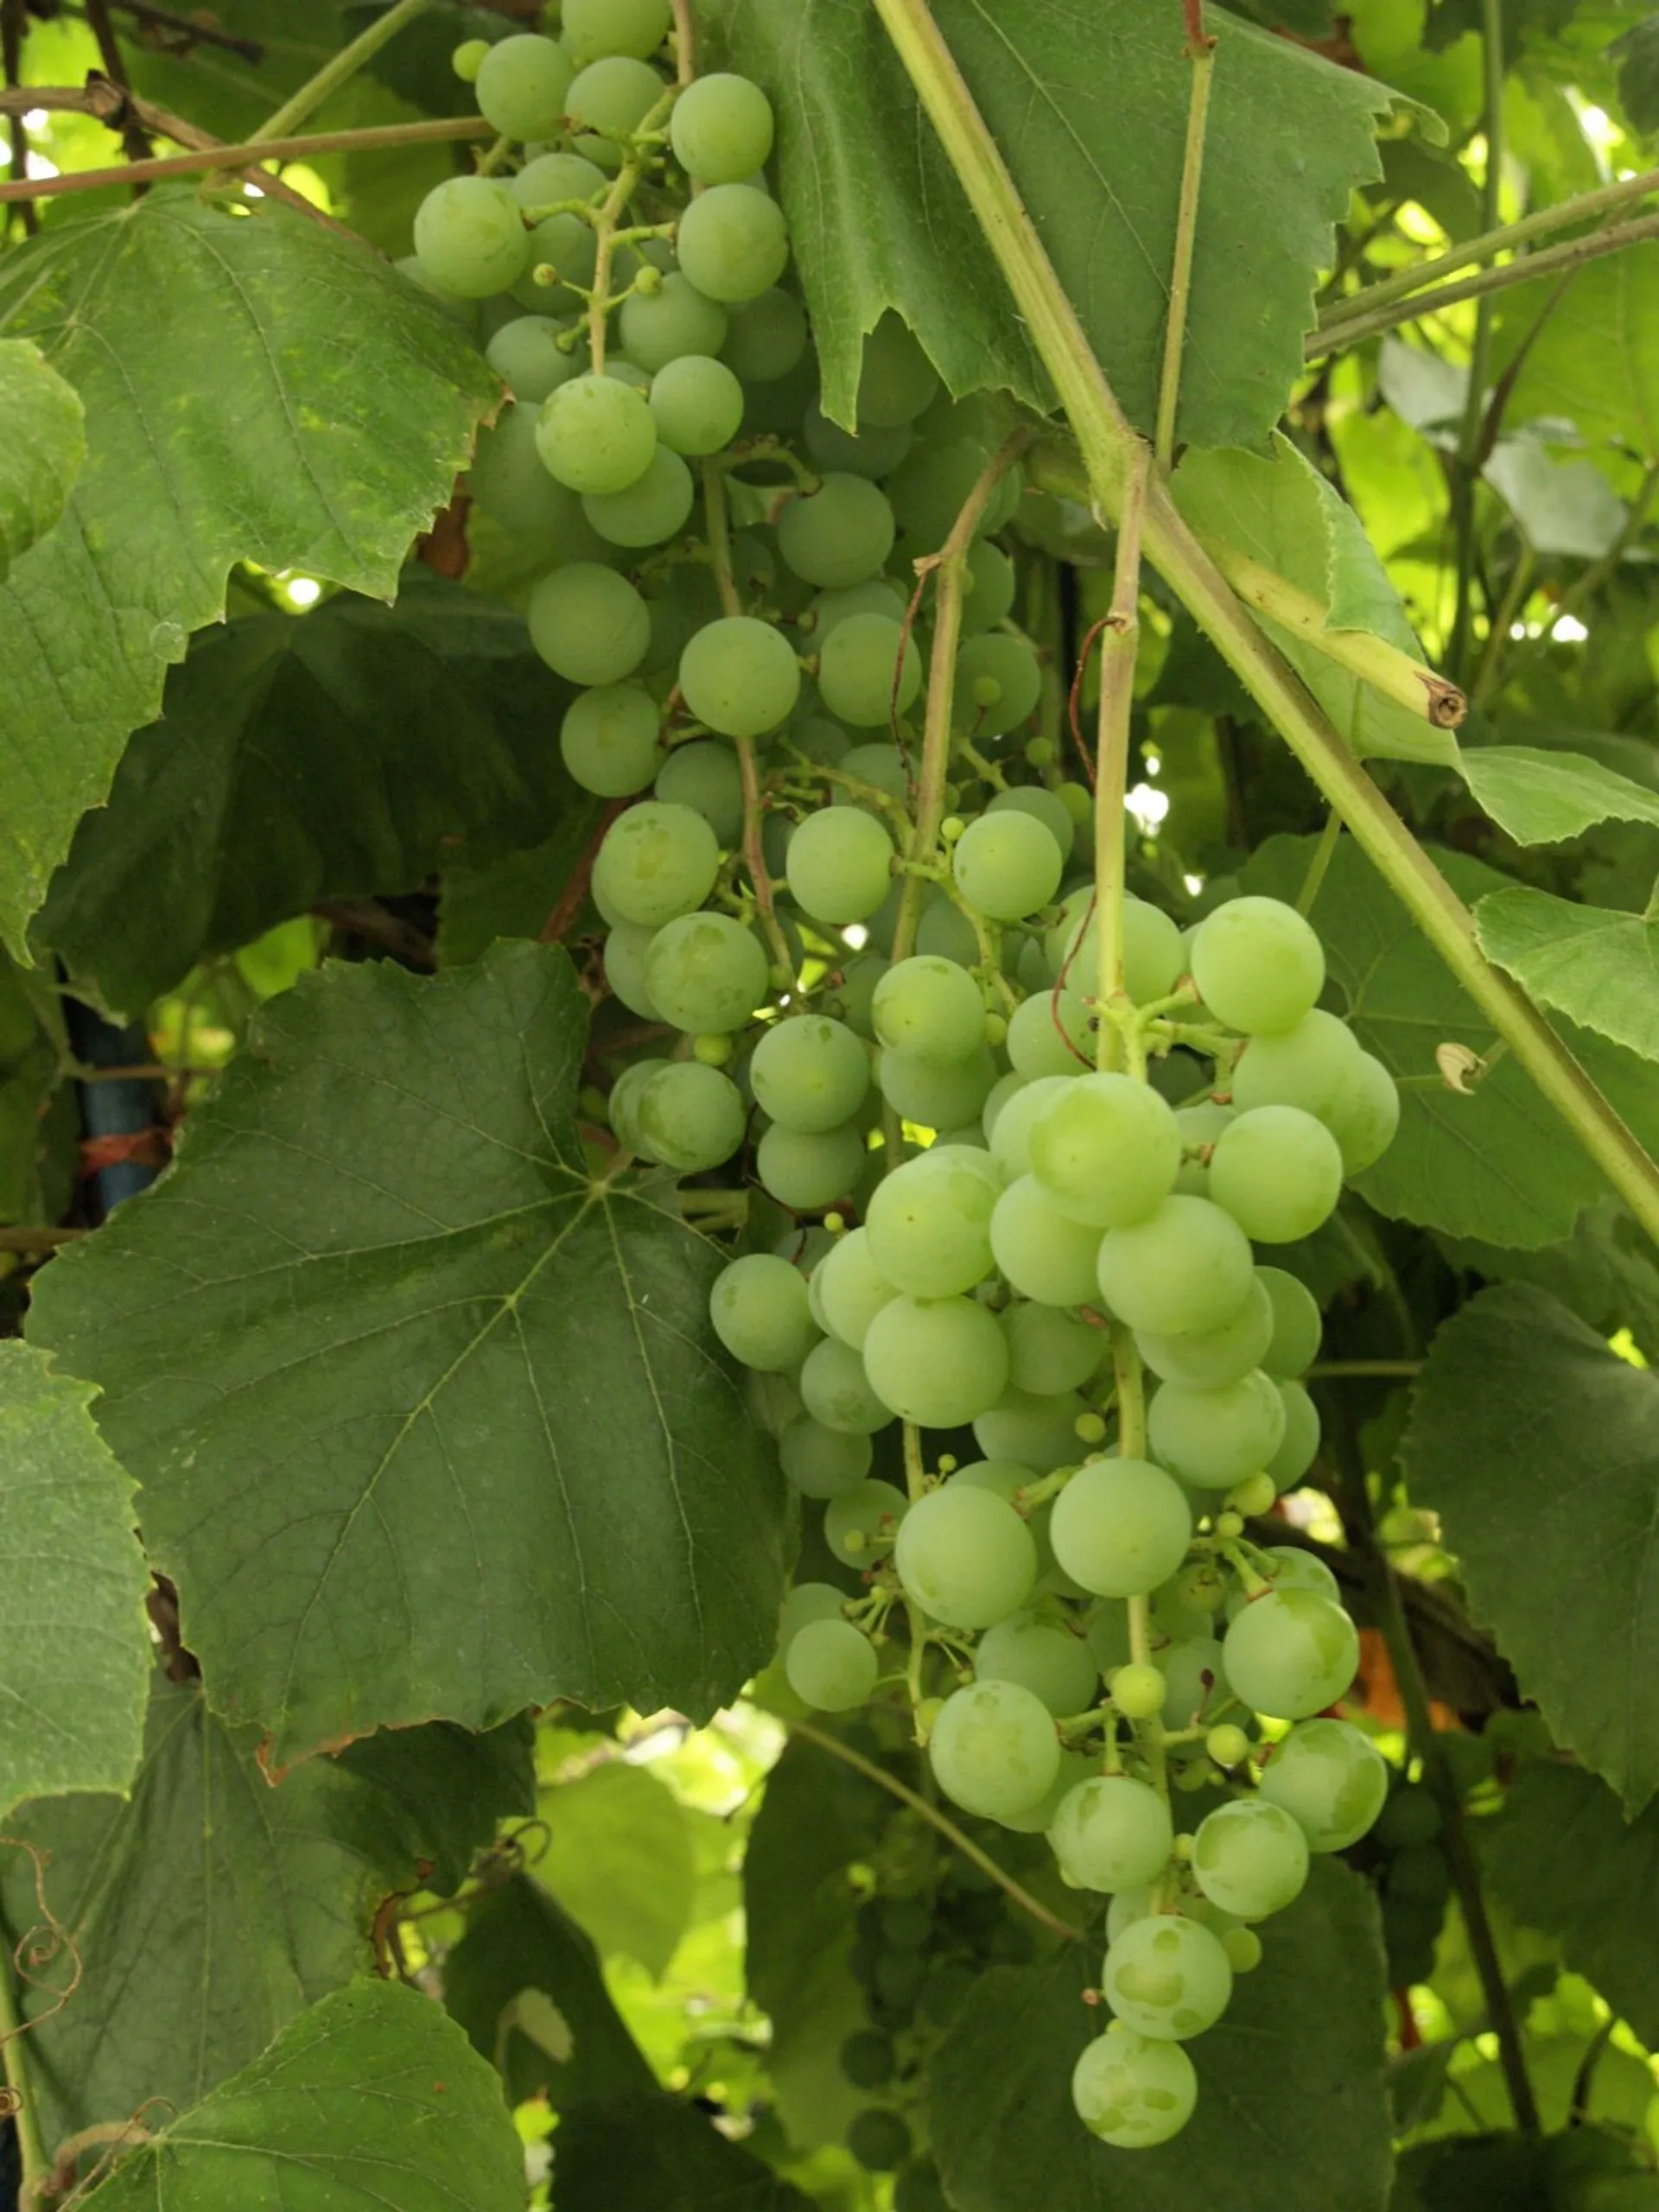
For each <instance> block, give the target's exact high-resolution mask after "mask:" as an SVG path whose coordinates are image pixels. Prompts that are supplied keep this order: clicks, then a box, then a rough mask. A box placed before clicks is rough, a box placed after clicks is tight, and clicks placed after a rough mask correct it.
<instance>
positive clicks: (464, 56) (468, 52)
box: [449, 38, 490, 85]
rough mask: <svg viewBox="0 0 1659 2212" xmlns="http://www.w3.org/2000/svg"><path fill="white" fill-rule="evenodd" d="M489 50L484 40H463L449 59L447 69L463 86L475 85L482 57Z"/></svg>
mask: <svg viewBox="0 0 1659 2212" xmlns="http://www.w3.org/2000/svg"><path fill="white" fill-rule="evenodd" d="M489 50H490V41H488V39H486V38H468V39H463V40H462V41H461V44H460V45H459V46H458V47H457V48H455V50H454V53H453V54H451V55H450V57H449V67H451V68H452V69H453V70H454V73H455V74H456V76H457V77H459V78H460V79H461V83H462V84H463V85H475V84H476V83H477V82H478V73H479V71H480V68H481V67H483V64H484V57H485V55H486V54H487V53H488V52H489Z"/></svg>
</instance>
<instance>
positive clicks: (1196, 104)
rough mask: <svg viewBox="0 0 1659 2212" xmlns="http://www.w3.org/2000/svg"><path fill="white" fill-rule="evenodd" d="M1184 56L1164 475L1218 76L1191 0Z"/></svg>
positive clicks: (1162, 382) (1160, 430)
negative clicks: (1188, 91)
mask: <svg viewBox="0 0 1659 2212" xmlns="http://www.w3.org/2000/svg"><path fill="white" fill-rule="evenodd" d="M1190 7H1191V20H1190V22H1189V23H1188V27H1187V40H1186V53H1187V58H1188V60H1190V61H1191V62H1192V99H1191V102H1190V104H1189V105H1188V108H1187V111H1186V149H1185V153H1184V154H1183V156H1182V158H1181V197H1180V201H1179V207H1178V208H1177V212H1176V216H1175V251H1174V255H1173V259H1172V261H1171V264H1170V272H1169V321H1168V323H1167V324H1166V327H1165V330H1164V365H1163V372H1162V375H1161V376H1160V378H1159V383H1158V427H1157V432H1156V437H1155V445H1156V448H1157V454H1158V466H1159V467H1160V469H1162V471H1163V472H1164V474H1166V475H1167V474H1169V471H1170V469H1171V467H1173V463H1174V459H1175V416H1176V413H1177V410H1178V409H1179V405H1180V392H1181V354H1182V352H1183V350H1184V348H1185V344H1186V309H1187V302H1188V301H1189V299H1190V298H1191V297H1192V249H1193V246H1194V245H1195V243H1196V241H1197V238H1198V193H1199V190H1200V188H1202V185H1203V182H1204V148H1205V133H1206V130H1207V126H1208V124H1209V118H1210V87H1211V83H1212V82H1213V81H1214V79H1215V73H1216V41H1214V39H1213V38H1211V37H1210V36H1209V35H1207V34H1206V32H1205V29H1204V0H1190Z"/></svg>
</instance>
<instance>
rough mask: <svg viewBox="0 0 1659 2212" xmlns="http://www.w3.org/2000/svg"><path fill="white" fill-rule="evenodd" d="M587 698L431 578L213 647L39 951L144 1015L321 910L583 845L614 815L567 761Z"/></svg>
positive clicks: (173, 690)
mask: <svg viewBox="0 0 1659 2212" xmlns="http://www.w3.org/2000/svg"><path fill="white" fill-rule="evenodd" d="M569 696H570V695H569V690H568V689H567V687H566V686H564V685H563V684H561V683H559V682H558V680H557V679H556V677H553V676H552V675H551V674H550V672H549V671H548V669H547V668H546V667H545V665H544V664H543V662H542V661H541V659H540V658H538V657H537V654H536V653H534V652H532V651H531V646H530V643H529V639H528V638H527V636H526V634H525V631H524V621H523V619H522V617H521V616H519V615H518V614H516V613H513V612H512V609H511V608H508V607H499V606H496V605H493V604H492V603H491V602H490V601H487V600H482V599H480V598H479V597H478V595H477V594H475V593H473V592H467V591H463V590H461V588H460V587H459V586H458V585H453V584H443V583H441V582H438V581H437V580H436V579H435V578H432V577H430V576H429V575H425V574H424V573H423V572H421V571H412V572H411V573H410V575H409V576H407V577H406V578H405V579H404V588H403V591H402V594H400V596H399V598H398V601H397V605H396V607H393V608H392V609H391V611H390V612H388V610H387V609H386V608H385V607H381V606H379V605H378V604H377V603H376V602H375V601H372V600H365V599H359V598H358V597H356V596H355V595H354V594H340V595H339V596H338V597H336V598H334V599H332V600H330V601H327V603H326V604H325V605H323V606H321V607H318V608H317V610H316V612H315V613H312V614H308V615H305V616H303V617H302V618H301V619H299V620H295V619H294V618H293V617H291V616H289V615H284V614H258V615H252V616H250V617H248V618H246V619H245V620H242V621H239V622H233V623H232V624H231V625H230V626H229V627H228V628H226V629H221V630H213V631H208V632H204V633H203V634H202V635H201V636H200V637H199V638H197V639H196V640H195V641H194V644H193V645H192V647H191V651H190V655H189V658H188V660H187V661H186V662H185V664H184V665H183V667H182V668H180V669H177V670H175V671H174V673H173V674H172V676H171V677H169V678H168V685H167V704H166V711H165V713H164V715H163V716H162V719H161V720H160V721H156V722H154V723H152V724H151V725H150V727H149V728H148V729H143V730H140V731H139V732H138V734H137V736H136V737H135V738H134V739H133V741H132V742H131V744H130V745H129V747H127V750H126V753H124V756H123V758H122V761H121V765H120V766H119V767H118V769H117V771H116V776H115V783H114V786H113V788H112V789H111V793H110V801H109V804H108V805H107V806H105V807H103V808H100V809H99V810H97V811H96V812H94V813H91V814H89V815H87V816H86V818H85V819H84V820H83V822H82V823H81V825H80V827H79V830H77V832H76V834H75V842H74V844H73V847H72V848H71V850H70V855H69V858H68V861H67V862H66V864H65V865H64V866H63V867H62V868H60V869H59V871H58V873H57V874H56V875H55V876H54V878H53V880H52V887H51V891H50V893H48V899H47V904H46V907H45V910H44V912H42V913H41V916H40V918H39V919H38V921H37V923H36V925H35V932H34V935H35V940H36V942H37V943H38V944H41V945H42V946H50V947H51V949H52V950H54V952H57V953H59V954H60V955H61V956H62V957H63V958H64V959H65V960H66V961H67V963H68V965H69V968H70V969H71V972H72V973H73V975H75V976H77V977H79V978H85V979H86V980H88V981H90V982H92V983H93V984H94V985H95V986H96V988H97V989H98V991H99V995H100V996H101V997H102V998H103V1000H104V1001H105V1003H106V1004H109V1005H111V1006H115V1007H123V1008H125V1009H128V1010H130V1011H137V1010H141V1009H142V1008H143V1007H144V1006H145V1005H146V1004H147V1002H148V1001H149V1000H150V999H152V998H156V997H157V996H159V995H160V994H161V993H162V992H163V991H165V990H168V989H170V988H172V987H173V986H174V985H175V983H177V982H179V980H180V978H181V976H184V974H185V973H186V972H187V971H188V969H190V968H191V967H192V966H194V963H195V962H196V961H197V960H198V959H200V957H203V956H204V955H205V954H210V953H215V952H226V951H230V950H233V949H234V948H236V947H237V946H239V945H244V944H249V943H250V942H251V940H252V939H253V938H256V937H258V936H260V935H261V934H262V933H263V932H264V931H265V930H267V929H270V927H271V926H272V925H274V924H276V923H277V922H279V921H283V920H284V919H286V918H287V917H288V916H289V915H290V914H295V913H297V912H301V911H302V909H304V908H305V907H306V906H310V905H312V904H314V903H315V901H316V900H318V899H340V898H353V897H363V896H367V895H372V894H373V893H384V892H398V891H410V890H414V889H416V888H417V887H418V886H419V885H420V883H421V881H422V880H423V878H424V877H425V876H427V875H428V874H430V873H431V872H432V871H433V870H435V869H436V868H439V867H440V866H443V867H448V866H449V865H451V864H452V863H458V864H461V865H463V866H467V865H470V866H472V867H474V868H476V867H478V866H480V865H481V864H482V863H483V862H486V861H491V860H493V859H494V858H495V857H496V856H497V855H498V853H499V850H500V849H501V848H502V845H503V843H504V841H505V842H511V843H512V845H513V846H514V847H518V846H521V845H526V844H532V843H534V842H536V841H537V839H539V838H541V837H543V836H546V835H547V834H548V833H549V831H550V829H552V828H553V826H554V824H555V823H559V822H561V821H562V820H563V818H564V817H566V816H567V815H569V817H571V818H572V819H573V820H574V822H575V823H576V825H577V829H578V833H579V834H581V833H582V829H583V825H588V824H590V823H591V822H592V820H593V818H594V817H595V815H596V814H597V810H598V803H597V802H596V801H594V800H591V799H589V798H588V797H587V795H586V794H585V793H583V792H581V791H577V789H576V787H575V785H574V784H572V783H571V781H570V779H569V777H568V776H567V775H566V774H565V772H564V770H563V766H561V764H560V762H559V759H558V753H557V747H556V742H555V737H556V731H557V728H558V722H559V717H560V715H562V714H563V710H564V708H565V706H566V705H567V704H568V703H569ZM549 903H551V901H549ZM543 912H545V909H544V910H543Z"/></svg>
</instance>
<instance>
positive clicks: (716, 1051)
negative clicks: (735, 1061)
mask: <svg viewBox="0 0 1659 2212" xmlns="http://www.w3.org/2000/svg"><path fill="white" fill-rule="evenodd" d="M691 1050H692V1052H693V1053H694V1054H695V1055H696V1058H698V1059H700V1060H701V1061H702V1064H703V1065H704V1067H706V1068H723V1067H724V1066H725V1065H726V1063H727V1061H728V1060H729V1059H730V1058H731V1057H732V1040H731V1039H730V1038H729V1037H721V1036H720V1035H718V1034H715V1035H711V1036H707V1037H698V1038H696V1039H694V1040H693V1042H692V1046H691Z"/></svg>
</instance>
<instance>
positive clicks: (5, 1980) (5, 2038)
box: [0, 1958, 52, 2212]
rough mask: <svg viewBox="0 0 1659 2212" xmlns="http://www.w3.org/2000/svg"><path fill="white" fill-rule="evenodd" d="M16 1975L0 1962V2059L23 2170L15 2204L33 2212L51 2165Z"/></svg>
mask: <svg viewBox="0 0 1659 2212" xmlns="http://www.w3.org/2000/svg"><path fill="white" fill-rule="evenodd" d="M15 1971H16V1968H15V1965H14V1962H13V1961H11V1960H10V1958H0V2057H3V2063H4V2065H5V2073H6V2087H7V2088H9V2089H10V2092H11V2094H12V2099H13V2101H14V2105H15V2107H16V2109H15V2111H14V2113H13V2116H12V2125H13V2126H14V2127H15V2128H16V2132H17V2151H18V2158H19V2163H20V2164H21V2165H22V2188H21V2190H19V2192H18V2203H19V2204H20V2206H22V2208H23V2212H33V2207H34V2206H35V2202H36V2201H37V2199H38V2196H39V2193H40V2191H41V2189H42V2188H43V2187H44V2186H45V2184H46V2183H47V2182H48V2181H49V2180H50V2179H51V2177H52V2161H51V2159H50V2158H48V2156H47V2150H46V2145H45V2142H44V2141H43V2140H42V2139H41V2123H40V2121H39V2120H38V2119H37V2118H36V2116H35V2092H34V2088H33V2087H32V2085H31V2084H30V2082H29V2069H28V2066H27V2065H26V2063H24V2059H23V2037H24V2035H25V2034H26V2032H27V2029H26V2026H25V2024H24V2022H23V2021H22V2019H21V2018H20V2017H19V2015H18V2011H17V1992H16V1988H15V1986H13V1982H12V1975H13V1973H14V1972H15Z"/></svg>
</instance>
